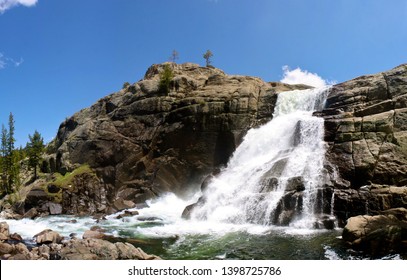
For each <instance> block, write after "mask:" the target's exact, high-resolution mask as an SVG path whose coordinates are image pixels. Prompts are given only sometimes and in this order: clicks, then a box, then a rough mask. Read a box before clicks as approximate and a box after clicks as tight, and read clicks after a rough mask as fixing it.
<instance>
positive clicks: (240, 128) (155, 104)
mask: <svg viewBox="0 0 407 280" xmlns="http://www.w3.org/2000/svg"><path fill="white" fill-rule="evenodd" d="M166 65H169V66H170V68H171V70H172V72H173V79H172V81H171V83H170V90H169V92H168V93H166V92H164V91H162V90H161V89H160V75H161V74H160V73H162V72H163V69H164V65H153V66H151V67H150V68H149V69H148V70H147V72H146V74H145V77H144V79H143V80H141V81H139V82H137V83H135V84H133V85H128V86H127V87H125V88H123V89H122V90H121V91H119V92H117V93H114V94H112V95H109V96H107V97H105V98H103V99H101V100H99V101H98V102H96V103H95V104H94V105H93V106H91V107H90V108H87V109H84V110H82V111H80V112H78V113H76V114H75V115H73V116H72V117H70V118H69V119H67V120H66V121H65V122H63V123H62V124H61V126H60V127H59V130H58V135H57V137H56V139H55V142H54V143H53V144H52V145H54V151H55V154H53V155H51V156H50V157H49V160H50V166H51V170H52V171H57V172H60V173H65V172H66V171H73V170H75V169H76V168H78V167H79V166H80V165H82V164H87V165H89V167H90V168H91V169H92V170H93V171H94V174H92V175H89V174H83V175H81V176H82V178H77V180H76V183H75V184H74V185H73V186H72V188H63V189H61V190H60V192H62V196H63V198H62V208H63V210H62V211H63V212H64V213H75V214H78V213H91V214H94V213H98V212H103V213H106V212H107V213H110V212H115V211H117V210H121V209H124V208H129V207H132V206H134V205H135V204H137V203H143V202H144V201H145V200H146V199H149V198H152V197H155V196H157V195H159V194H160V193H163V192H168V191H171V192H175V193H177V194H180V195H182V194H183V193H185V192H187V191H191V188H194V186H199V185H200V184H201V181H202V180H203V178H204V176H206V175H207V174H209V173H211V172H212V171H213V170H214V169H215V168H217V167H219V166H221V165H223V164H226V163H227V161H228V158H229V157H230V155H231V154H232V153H233V151H234V150H235V148H236V146H237V145H239V143H240V141H241V139H242V137H243V136H244V135H245V133H246V131H247V130H248V129H249V128H251V127H253V126H256V125H259V124H261V123H264V122H266V121H268V120H270V119H271V118H272V114H273V108H274V104H275V102H276V98H277V95H276V93H277V92H278V91H283V90H288V89H294V88H307V86H304V85H298V86H292V85H284V84H281V83H266V82H264V81H262V80H261V79H259V78H254V77H248V76H236V75H227V74H225V73H224V72H223V71H221V70H219V69H216V68H213V67H200V66H198V65H196V64H189V63H188V64H182V65H178V64H174V63H173V64H166ZM187 186H189V187H187ZM188 188H189V189H188ZM26 208H27V207H26ZM26 210H28V209H26Z"/></svg>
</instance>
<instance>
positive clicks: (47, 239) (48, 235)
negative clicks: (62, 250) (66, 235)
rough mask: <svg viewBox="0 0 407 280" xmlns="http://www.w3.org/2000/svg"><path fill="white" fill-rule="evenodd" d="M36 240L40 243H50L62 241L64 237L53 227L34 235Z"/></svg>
mask: <svg viewBox="0 0 407 280" xmlns="http://www.w3.org/2000/svg"><path fill="white" fill-rule="evenodd" d="M33 238H34V239H35V242H36V243H37V244H39V245H41V244H50V243H60V242H61V241H62V240H63V237H62V236H61V235H60V234H59V233H58V232H55V231H53V230H51V229H46V230H43V231H41V232H40V233H37V234H36V235H34V237H33Z"/></svg>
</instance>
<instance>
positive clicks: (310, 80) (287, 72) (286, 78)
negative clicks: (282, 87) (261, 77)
mask: <svg viewBox="0 0 407 280" xmlns="http://www.w3.org/2000/svg"><path fill="white" fill-rule="evenodd" d="M281 82H282V83H286V84H305V85H309V86H313V87H324V86H327V85H332V84H335V82H334V81H328V80H324V79H323V78H321V77H320V76H319V75H318V74H316V73H310V72H308V71H307V70H302V69H301V68H299V67H297V68H295V69H293V70H291V69H290V67H288V66H287V65H285V66H283V78H282V79H281Z"/></svg>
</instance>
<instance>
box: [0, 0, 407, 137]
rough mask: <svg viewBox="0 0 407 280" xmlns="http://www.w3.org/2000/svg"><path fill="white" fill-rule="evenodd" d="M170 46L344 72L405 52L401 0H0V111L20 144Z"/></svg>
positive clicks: (233, 61) (194, 57)
mask: <svg viewBox="0 0 407 280" xmlns="http://www.w3.org/2000/svg"><path fill="white" fill-rule="evenodd" d="M173 49H175V50H177V51H178V52H179V60H178V61H177V62H179V63H183V62H195V63H199V64H201V65H204V59H203V58H202V55H203V53H204V52H205V51H206V50H207V49H210V50H211V51H212V52H213V54H214V56H213V65H214V66H216V67H219V68H221V69H223V70H224V71H225V72H226V73H229V74H242V75H252V76H258V77H261V78H262V79H264V80H266V81H278V80H281V79H283V78H284V73H285V74H286V76H287V77H290V78H291V80H295V79H296V77H298V76H301V75H302V76H304V75H305V76H307V75H306V74H308V77H310V76H312V77H313V78H315V77H317V78H318V76H319V77H322V78H323V79H325V80H328V81H337V82H342V81H346V80H349V79H352V78H354V77H357V76H360V75H364V74H368V73H376V72H380V71H385V70H388V69H391V68H393V67H395V66H397V65H399V64H402V63H406V62H407V1H405V0H392V1H388V0H369V1H368V0H335V1H328V0H307V1H304V0H171V1H168V0H0V96H1V99H0V123H4V124H7V119H8V115H9V113H10V112H13V114H14V117H15V122H16V123H15V126H16V138H17V143H18V145H20V144H21V145H25V143H26V142H27V139H28V134H32V133H33V132H34V130H38V131H39V132H40V133H41V134H42V135H43V136H44V139H45V140H46V141H49V140H51V139H52V138H53V137H54V136H55V135H56V132H57V129H58V126H59V124H60V123H61V122H62V121H63V120H64V119H65V118H66V117H69V116H71V115H72V114H74V113H75V112H76V111H78V110H80V109H82V108H85V107H88V106H90V105H92V104H93V103H94V102H96V101H97V100H98V99H99V98H101V97H103V96H105V95H107V94H110V93H112V92H115V91H118V90H119V89H121V87H122V85H123V83H124V82H126V81H128V82H131V83H133V82H136V81H138V80H140V79H141V78H142V77H143V75H144V73H145V71H146V69H147V68H148V67H149V66H150V65H151V64H154V63H161V62H165V61H167V60H168V58H169V56H170V55H171V52H172V50H173ZM297 68H298V69H297ZM300 69H301V70H300ZM284 71H285V72H284ZM295 71H296V72H295ZM307 71H308V72H307ZM317 75H318V76H317ZM287 77H286V78H287Z"/></svg>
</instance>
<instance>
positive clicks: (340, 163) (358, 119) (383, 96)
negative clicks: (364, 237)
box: [321, 65, 407, 224]
mask: <svg viewBox="0 0 407 280" xmlns="http://www.w3.org/2000/svg"><path fill="white" fill-rule="evenodd" d="M321 115H322V116H323V117H324V119H325V130H326V134H325V140H326V141H327V142H328V144H329V148H328V153H327V159H328V160H329V162H330V163H332V164H333V165H334V169H336V171H337V173H338V176H337V177H336V180H338V181H339V180H340V181H341V182H342V183H341V184H339V185H338V186H336V187H335V201H334V203H335V214H336V215H337V216H338V217H339V219H340V222H341V223H342V224H344V222H345V221H346V219H348V218H349V217H352V216H356V215H363V214H374V213H377V211H381V210H387V209H390V208H394V207H405V206H406V205H407V192H406V190H407V189H406V188H407V65H401V66H398V67H396V68H394V69H392V70H390V71H387V72H383V73H378V74H374V75H367V76H362V77H359V78H356V79H353V80H350V81H348V82H344V83H341V84H338V85H335V86H333V87H332V89H331V92H330V94H329V96H328V99H327V103H326V108H325V110H324V111H323V112H322V114H321ZM331 171H332V170H331ZM332 172H333V171H332Z"/></svg>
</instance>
